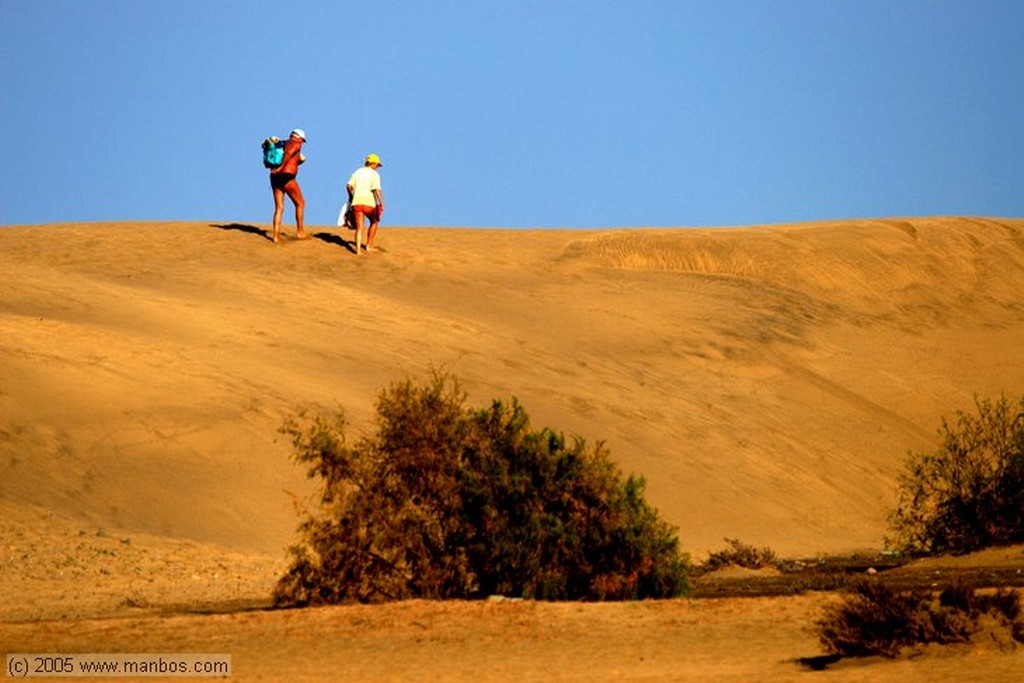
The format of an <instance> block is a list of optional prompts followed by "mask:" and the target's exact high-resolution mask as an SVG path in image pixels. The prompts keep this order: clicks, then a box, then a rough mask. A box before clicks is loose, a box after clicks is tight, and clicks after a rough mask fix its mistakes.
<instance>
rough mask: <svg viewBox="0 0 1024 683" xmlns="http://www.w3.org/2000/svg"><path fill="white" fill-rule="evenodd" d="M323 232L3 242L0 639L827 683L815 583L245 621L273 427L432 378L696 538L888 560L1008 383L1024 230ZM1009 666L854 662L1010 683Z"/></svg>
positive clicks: (308, 672)
mask: <svg viewBox="0 0 1024 683" xmlns="http://www.w3.org/2000/svg"><path fill="white" fill-rule="evenodd" d="M313 232H314V234H315V235H316V238H315V239H312V240H309V241H306V242H294V241H293V242H289V243H286V244H284V245H282V246H276V247H275V246H274V245H272V244H271V243H270V242H269V241H267V239H266V226H258V227H257V226H245V225H237V224H225V223H212V224H207V223H189V224H185V223H141V224H128V223H121V224H74V225H49V226H25V227H5V228H0V363H2V365H0V519H2V523H0V533H2V538H0V542H2V551H3V558H2V559H3V563H2V569H3V581H4V597H5V600H4V604H3V609H2V613H0V640H2V641H3V642H4V644H5V647H6V648H7V651H13V650H18V649H20V650H26V649H27V650H30V651H118V650H123V651H134V652H139V651H143V650H147V649H148V650H149V651H179V652H189V651H192V652H212V651H214V650H217V651H227V652H232V653H234V654H235V656H236V671H237V673H238V678H242V679H263V680H284V679H289V680H313V679H330V678H331V676H329V675H327V672H342V673H345V672H347V673H348V677H349V678H351V679H362V680H415V679H417V678H419V679H420V680H437V679H449V680H545V679H547V680H622V679H632V680H672V679H676V680H703V679H706V678H708V677H713V678H718V679H724V680H761V679H772V680H778V679H787V678H791V677H803V676H805V675H814V674H804V673H801V672H800V670H799V668H798V667H795V665H794V664H793V662H792V659H793V658H795V657H800V656H808V655H813V654H816V648H817V646H816V641H815V638H814V636H813V634H812V632H811V631H810V629H809V624H810V623H812V621H813V619H814V618H816V617H817V616H818V613H819V612H820V608H821V606H822V605H823V604H826V603H827V601H828V600H831V599H834V598H833V597H830V596H828V595H815V596H807V597H804V598H799V599H774V598H773V599H768V598H765V599H758V600H757V601H729V600H724V601H710V602H702V603H700V604H691V603H689V602H686V601H671V602H667V603H661V604H652V605H637V606H630V605H618V606H614V607H613V606H586V607H583V606H572V605H565V606H559V605H533V604H530V603H515V604H503V603H501V604H465V605H459V604H453V605H448V604H440V605H438V604H428V603H411V604H403V605H396V606H388V607H384V608H359V607H352V608H336V609H331V610H302V611H288V612H245V611H238V609H239V608H240V607H244V606H246V605H256V604H261V603H262V601H264V600H265V599H266V595H267V591H268V590H269V587H270V586H271V585H272V583H273V580H274V578H275V577H276V576H277V575H279V573H280V571H281V569H282V567H283V564H282V563H283V561H284V555H283V549H284V548H285V547H286V546H287V545H288V544H289V543H290V542H291V541H292V532H293V528H294V526H295V523H296V520H297V518H296V516H295V513H294V510H293V502H294V500H296V499H300V498H301V497H302V496H304V495H305V494H306V493H307V492H308V484H307V482H306V481H305V479H304V477H303V473H302V472H301V471H300V470H298V469H297V468H296V467H295V466H294V465H293V464H292V463H291V462H290V461H289V457H290V448H289V444H288V443H287V442H286V440H284V439H283V438H282V437H281V436H280V435H279V434H277V431H276V430H277V427H278V426H279V425H280V424H281V421H282V419H283V418H284V417H285V416H286V415H288V414H290V413H291V412H293V411H294V410H296V408H297V407H299V406H301V405H302V404H304V403H307V402H311V401H316V402H321V403H326V404H333V403H338V404H341V405H343V406H345V408H346V409H347V410H348V412H349V415H350V417H351V420H352V422H353V424H354V427H355V429H357V430H368V429H371V428H372V422H371V420H372V404H373V400H374V398H375V396H376V394H377V392H378V391H379V390H380V388H381V387H382V386H384V385H385V384H386V383H388V382H390V381H392V380H395V379H400V378H404V377H406V376H408V375H412V376H423V375H424V374H425V373H426V372H427V371H428V369H429V368H430V367H431V366H432V365H433V366H439V367H442V368H444V369H447V370H450V371H452V372H454V373H455V374H457V375H458V376H459V377H460V378H461V379H462V381H463V384H464V387H465V388H466V389H467V390H468V391H469V393H470V398H471V400H472V401H474V402H476V403H478V404H484V403H486V402H488V401H489V400H490V399H491V398H494V397H508V396H510V395H515V396H518V397H519V398H520V400H521V401H522V402H523V404H524V405H525V406H526V408H527V410H528V411H529V412H530V414H531V416H532V417H533V419H534V423H535V425H536V426H542V425H547V426H552V427H555V428H558V429H561V430H563V431H565V432H568V433H575V434H579V435H581V436H583V437H585V438H587V439H589V440H597V439H602V440H605V441H606V442H607V443H608V445H609V447H610V449H611V451H612V454H613V456H614V457H615V458H616V459H617V460H618V462H619V463H621V465H622V467H623V469H625V470H627V471H633V472H637V473H639V474H642V475H644V476H645V477H646V478H647V480H648V497H649V499H650V500H651V501H652V502H653V503H654V504H655V505H657V506H658V507H659V508H660V509H661V511H662V513H663V514H664V516H665V517H667V518H668V519H669V520H670V521H672V522H673V523H675V524H676V525H678V526H679V528H680V538H681V541H682V544H683V546H684V548H685V549H686V550H689V551H691V552H693V553H695V554H696V555H698V556H700V554H701V553H703V552H705V551H707V550H711V549H718V548H720V547H722V545H723V542H722V539H723V537H726V536H728V537H732V538H737V537H738V538H740V539H742V540H744V541H746V542H749V543H754V544H756V545H770V546H771V547H773V548H774V549H775V550H777V551H778V552H780V553H781V554H813V553H817V552H837V551H845V550H853V549H858V548H862V547H878V546H880V544H881V542H882V537H883V535H884V533H885V512H886V508H887V506H889V505H891V504H892V502H893V489H894V477H895V475H896V473H897V472H899V471H900V469H901V463H902V460H903V458H904V456H905V454H906V452H907V450H908V449H913V450H925V449H931V448H932V447H934V445H935V441H936V438H935V437H936V428H937V426H938V422H939V418H940V416H943V415H947V416H948V415H952V413H953V412H954V411H955V410H956V409H960V408H969V407H970V406H971V404H972V397H973V396H974V395H975V394H979V395H981V396H994V395H996V394H997V393H998V392H1000V391H1005V392H1006V393H1008V394H1009V395H1011V396H1014V395H1020V393H1021V392H1022V391H1024V356H1022V354H1021V351H1020V349H1021V348H1024V220H1019V219H1017V220H1009V219H968V218H931V219H909V220H898V221H897V220H892V221H849V222H833V223H821V224H801V225H789V226H766V227H751V228H743V229H717V230H682V229H680V230H615V231H513V230H452V229H445V230H442V229H427V228H418V229H413V228H390V227H387V228H385V229H384V230H383V232H382V235H381V242H380V244H381V245H382V246H383V248H384V251H383V252H382V253H377V254H373V255H371V256H368V257H358V258H356V257H355V256H354V255H353V254H352V253H351V250H350V247H349V246H348V244H347V241H346V240H347V238H348V234H347V233H346V234H340V233H339V232H338V231H337V230H333V229H331V230H328V229H314V230H313ZM1014 561H1019V559H1016V560H1014ZM194 610H199V611H203V612H208V611H215V612H217V613H216V614H209V615H196V614H190V612H191V611H194ZM168 615H173V616H168ZM12 648H13V649H12ZM738 651H739V654H734V655H730V654H729V653H736V652H738ZM1020 656H1021V654H1020V652H1017V653H1015V654H1011V655H1007V656H1003V654H1002V653H999V652H995V653H993V652H991V651H982V652H980V653H979V652H977V651H972V652H970V653H968V654H963V653H960V654H957V655H953V657H954V659H953V660H947V659H946V655H941V656H938V657H926V658H922V659H918V660H915V661H914V662H886V663H883V664H881V665H878V666H874V667H872V668H871V672H872V673H870V674H869V675H867V678H868V679H871V680H907V679H908V675H909V678H910V679H914V678H915V677H916V678H918V679H922V680H927V679H934V676H937V675H944V674H941V672H946V673H949V672H950V671H953V672H957V673H958V675H960V677H961V678H962V677H963V676H967V677H970V675H972V674H977V673H978V672H979V671H980V672H983V673H984V674H985V675H986V676H987V677H988V679H989V680H1009V678H1006V676H1007V675H1008V672H1013V671H1015V670H1018V671H1019V667H1020ZM431 662H433V664H431ZM531 667H532V668H531ZM908 667H909V668H908ZM835 673H836V674H837V675H840V674H841V672H835ZM863 679H865V676H864V674H863V672H858V670H857V669H856V667H854V668H853V669H852V670H848V671H847V672H846V674H841V675H840V677H839V678H838V679H837V680H863Z"/></svg>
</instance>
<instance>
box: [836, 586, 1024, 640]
mask: <svg viewBox="0 0 1024 683" xmlns="http://www.w3.org/2000/svg"><path fill="white" fill-rule="evenodd" d="M1020 616H1021V605H1020V596H1019V595H1018V593H1017V592H1016V591H1013V590H1009V589H1006V590H999V591H997V592H996V593H994V594H979V593H977V592H976V591H975V590H973V589H972V588H970V587H968V586H966V585H965V584H963V583H956V584H953V585H951V586H949V587H947V588H946V589H944V590H943V591H942V593H941V594H939V596H938V597H937V598H936V597H935V596H934V595H933V594H932V593H930V592H927V591H896V590H893V589H891V588H889V587H887V586H886V585H885V584H883V583H881V582H879V581H872V580H864V581H861V582H859V583H857V584H855V585H854V586H853V587H852V588H851V589H850V590H849V591H847V592H846V594H845V596H844V600H843V602H842V603H840V604H839V605H836V606H833V607H831V608H829V609H827V610H826V614H825V616H824V617H823V618H822V619H821V620H819V621H818V623H817V626H818V637H819V639H820V641H821V644H822V645H823V646H824V647H825V649H826V651H828V652H829V653H832V654H836V655H840V656H844V657H865V656H871V655H882V656H884V657H896V656H897V655H899V654H900V652H901V651H903V650H904V649H905V648H911V647H914V646H919V645H925V644H928V643H937V644H940V645H946V644H951V643H965V642H968V641H970V640H971V637H972V636H973V635H974V634H975V633H977V632H978V631H979V630H980V629H981V628H982V626H981V623H983V622H985V623H994V624H995V625H996V626H997V628H999V629H1002V630H1005V631H1008V632H1009V633H1010V635H1011V637H1012V638H1013V640H1016V641H1017V642H1024V623H1022V622H1021V619H1020Z"/></svg>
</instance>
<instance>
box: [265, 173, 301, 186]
mask: <svg viewBox="0 0 1024 683" xmlns="http://www.w3.org/2000/svg"><path fill="white" fill-rule="evenodd" d="M293 180H295V174H294V173H271V174H270V186H271V187H272V188H274V189H275V190H283V189H284V186H285V185H287V184H288V183H290V182H291V181H293Z"/></svg>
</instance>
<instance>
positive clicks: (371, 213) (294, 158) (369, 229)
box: [264, 128, 384, 254]
mask: <svg viewBox="0 0 1024 683" xmlns="http://www.w3.org/2000/svg"><path fill="white" fill-rule="evenodd" d="M273 140H277V138H273ZM305 142H306V133H305V131H303V130H302V129H301V128H296V129H294V130H293V131H292V132H291V134H290V135H289V137H288V140H287V141H286V142H285V143H284V145H283V155H282V158H281V161H280V163H279V164H278V165H276V166H274V167H273V168H271V171H270V188H271V190H272V191H273V193H274V235H273V240H274V243H275V244H276V243H279V242H280V241H281V217H282V215H283V214H284V198H285V195H287V196H288V198H289V199H291V200H292V204H294V205H295V237H296V238H297V239H300V240H302V239H306V238H308V237H309V234H308V233H307V232H306V229H305V225H304V223H303V220H304V214H305V208H306V200H305V198H304V197H303V196H302V188H300V187H299V182H298V180H297V176H298V174H299V164H301V163H303V162H304V161H305V160H306V157H305V155H304V154H302V145H303V144H304V143H305ZM264 145H265V146H264V149H265V150H266V143H264ZM381 166H383V164H382V163H381V160H380V157H379V156H377V155H376V154H368V155H367V156H366V159H365V160H364V163H363V166H362V167H360V168H358V169H356V170H355V171H354V172H353V173H352V175H351V176H349V179H348V183H347V184H346V185H345V190H346V192H347V193H348V202H347V204H346V207H347V210H344V211H343V214H344V215H343V217H342V220H339V225H340V224H344V225H346V226H348V227H350V228H352V229H354V230H355V231H356V254H359V253H361V252H363V251H376V247H374V246H373V243H374V239H375V238H376V237H377V229H378V227H380V219H381V216H383V215H384V194H383V192H382V191H381V183H380V173H379V172H378V171H377V169H379V168H380V167H381ZM367 223H368V226H365V224H367Z"/></svg>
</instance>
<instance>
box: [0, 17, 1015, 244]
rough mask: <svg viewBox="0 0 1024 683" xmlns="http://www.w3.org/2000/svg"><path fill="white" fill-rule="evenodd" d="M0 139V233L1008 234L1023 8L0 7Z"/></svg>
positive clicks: (1012, 198) (1012, 212)
mask: <svg viewBox="0 0 1024 683" xmlns="http://www.w3.org/2000/svg"><path fill="white" fill-rule="evenodd" d="M0 124H2V130H3V133H4V135H5V138H6V144H7V154H8V159H7V163H4V164H2V165H0V223H2V224H25V223H50V222H59V221H97V220H189V221H192V220H195V221H217V222H243V223H260V224H263V223H268V222H269V221H270V217H271V212H272V208H273V205H272V200H271V196H270V190H269V187H268V184H267V177H266V171H265V170H264V169H263V167H262V165H261V163H260V157H259V154H260V151H259V143H260V141H261V140H262V139H263V138H264V137H266V136H268V135H272V134H277V135H282V136H283V135H286V134H287V132H288V131H289V130H290V129H291V128H293V127H301V128H304V129H305V130H306V132H307V135H308V138H309V142H308V144H307V146H306V149H305V152H306V155H307V157H308V158H309V161H308V162H307V163H306V164H305V165H304V166H303V167H302V171H301V173H300V176H299V181H300V183H301V185H302V187H303V190H304V193H305V195H306V198H307V202H308V207H307V221H308V222H309V223H311V224H319V225H324V224H327V225H330V224H333V222H334V220H335V217H336V215H337V209H338V206H339V205H340V203H341V201H342V199H343V194H344V191H343V186H344V183H345V181H346V180H347V178H348V175H349V174H350V173H351V171H353V170H354V169H355V168H356V167H357V166H359V165H360V164H361V162H362V158H363V157H364V156H365V155H366V154H367V153H369V152H376V153H378V154H380V155H381V157H382V158H383V161H384V168H383V170H382V178H383V185H384V193H385V197H386V200H387V205H388V208H387V214H386V215H385V226H386V225H387V224H392V225H437V226H479V227H523V228H528V227H617V226H725V225H753V224H765V223H788V222H798V221H810V220H827V219H841V218H872V217H881V216H916V215H950V214H964V215H985V216H1004V217H1024V1H1022V0H1006V1H999V0H963V1H959V0H956V1H954V0H914V1H908V0H883V1H878V2H876V1H874V0H848V1H847V0H835V1H829V0H774V1H772V2H766V1H761V0H743V1H732V0H701V1H697V0H692V1H691V0H675V1H672V0H659V1H647V0H589V1H576V0H564V1H559V0H547V1H538V2H534V1H530V0H522V1H512V0H478V1H472V2H471V1H468V0H467V1H459V2H456V1H451V0H447V1H442V0H439V1H436V2H426V1H416V0H406V1H404V2H392V1H388V0H374V2H362V3H350V2H338V1H324V2H304V1H301V0H300V1H295V2H277V3H271V2H260V1H257V0H248V1H246V0H220V1H217V0H209V1H205V2H200V1H197V0H166V1H163V0H81V1H72V0H0ZM286 218H287V219H288V221H289V222H290V221H291V218H290V210H289V211H288V212H287V213H286Z"/></svg>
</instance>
